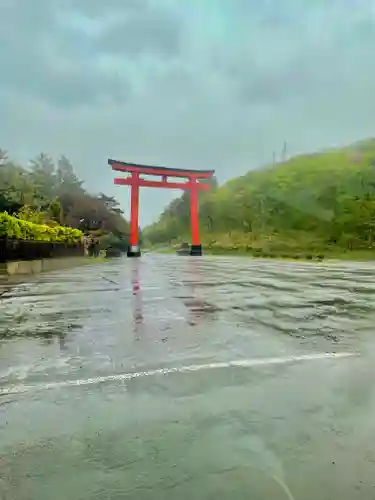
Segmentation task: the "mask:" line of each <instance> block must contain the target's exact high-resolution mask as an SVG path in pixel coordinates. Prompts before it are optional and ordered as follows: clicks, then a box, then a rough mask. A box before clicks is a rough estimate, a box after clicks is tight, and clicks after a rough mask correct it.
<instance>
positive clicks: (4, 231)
mask: <svg viewBox="0 0 375 500" xmlns="http://www.w3.org/2000/svg"><path fill="white" fill-rule="evenodd" d="M82 237H83V235H82V232H81V231H79V230H78V229H72V228H70V227H62V226H54V227H50V226H48V225H46V224H35V223H34V222H29V221H25V220H22V219H19V218H17V217H13V216H11V215H9V214H8V213H7V212H2V213H0V238H12V239H16V240H34V241H48V242H51V243H70V244H72V243H80V242H81V241H82Z"/></svg>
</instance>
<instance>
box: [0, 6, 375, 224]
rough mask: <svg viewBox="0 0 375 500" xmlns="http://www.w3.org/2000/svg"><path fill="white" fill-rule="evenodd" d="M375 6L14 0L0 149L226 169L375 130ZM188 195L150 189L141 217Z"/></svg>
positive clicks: (98, 162)
mask: <svg viewBox="0 0 375 500" xmlns="http://www.w3.org/2000/svg"><path fill="white" fill-rule="evenodd" d="M374 21H375V2H374V0H309V1H307V0H0V147H1V148H4V149H7V150H8V151H9V152H10V153H11V155H12V157H14V158H16V159H17V160H20V161H26V160H27V159H28V158H30V157H32V156H35V155H36V154H37V153H39V152H40V151H42V150H43V151H45V152H48V153H50V154H51V155H53V156H54V157H57V156H58V155H59V154H60V153H64V154H65V155H67V156H68V157H69V158H70V159H71V161H72V162H73V164H74V165H75V167H76V170H77V172H78V174H79V175H80V176H81V177H82V178H83V179H84V180H85V183H86V186H87V188H88V189H90V190H92V191H95V192H98V191H105V192H106V193H108V194H114V195H115V196H116V197H117V198H118V199H119V200H120V201H121V203H122V205H123V206H124V207H125V209H126V212H128V205H127V201H128V196H127V188H121V187H116V186H113V184H112V179H113V174H112V172H111V170H110V168H109V167H108V166H107V159H108V158H116V159H120V160H124V161H134V162H140V163H142V162H143V163H149V164H160V165H167V166H176V167H183V168H185V167H187V168H197V169H199V168H203V169H207V168H214V169H216V172H217V176H218V179H219V182H224V181H225V180H227V179H229V178H230V177H233V176H236V175H241V174H244V173H245V172H246V171H248V170H250V169H253V168H255V167H258V166H260V165H262V164H264V163H267V162H269V161H272V154H273V151H276V154H277V156H279V155H280V154H281V151H282V148H283V142H284V140H285V141H287V144H288V154H289V155H291V154H295V153H299V152H303V151H311V150H315V149H316V148H322V147H327V146H331V145H340V144H344V143H347V142H350V141H354V140H357V139H362V138H366V137H370V136H375V28H374ZM178 194H179V193H178V192H176V191H165V190H150V189H148V190H143V191H142V207H141V223H142V224H145V223H149V222H150V221H152V220H153V219H155V218H156V217H157V215H158V214H159V212H160V211H161V210H162V208H163V207H164V206H165V205H166V204H167V203H168V202H169V201H170V200H171V198H173V197H174V196H176V195H178Z"/></svg>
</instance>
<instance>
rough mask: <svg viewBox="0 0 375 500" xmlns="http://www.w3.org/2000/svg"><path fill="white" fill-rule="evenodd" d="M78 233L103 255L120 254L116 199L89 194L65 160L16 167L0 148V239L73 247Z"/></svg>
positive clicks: (121, 223) (123, 240) (123, 238)
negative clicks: (95, 244) (94, 242)
mask: <svg viewBox="0 0 375 500" xmlns="http://www.w3.org/2000/svg"><path fill="white" fill-rule="evenodd" d="M83 234H84V235H86V236H88V237H90V238H95V239H96V240H99V244H100V248H101V249H103V250H106V249H108V248H112V249H113V248H116V249H119V250H126V248H127V245H128V234H129V224H128V222H127V220H126V219H125V218H124V215H123V212H122V210H121V209H120V208H119V204H118V202H117V201H116V199H114V198H113V197H110V196H106V195H105V194H103V193H99V194H96V195H94V194H91V193H89V192H88V191H87V190H86V189H85V188H84V186H83V181H81V180H80V179H79V178H78V176H77V175H76V173H75V171H74V167H73V165H72V164H71V162H70V161H69V160H68V158H66V157H65V156H61V157H60V158H59V159H58V161H57V162H56V163H55V162H54V161H53V159H52V158H51V157H50V156H49V155H47V154H45V153H41V154H40V155H39V156H38V157H36V158H35V159H33V160H31V161H30V163H29V165H27V166H22V165H18V164H17V163H15V162H14V161H12V160H11V159H10V157H9V156H8V153H7V152H6V151H5V150H1V149H0V237H4V236H7V237H12V238H17V239H27V240H30V239H34V240H39V241H51V242H71V243H74V242H77V241H80V240H81V239H82V235H83Z"/></svg>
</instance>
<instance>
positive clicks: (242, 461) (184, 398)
mask: <svg viewBox="0 0 375 500" xmlns="http://www.w3.org/2000/svg"><path fill="white" fill-rule="evenodd" d="M4 290H5V289H4ZM4 290H3V291H4ZM374 320H375V264H372V263H325V264H312V263H291V262H290V263H289V262H276V261H266V260H250V259H245V258H244V259H242V258H222V257H208V256H207V257H203V258H196V259H193V258H189V257H187V258H185V257H177V256H174V255H151V254H149V255H144V256H143V257H142V259H140V260H126V259H125V260H120V261H112V262H108V263H103V264H94V265H89V266H85V267H80V268H75V269H72V270H69V271H64V272H54V273H49V274H43V275H40V276H38V277H37V278H36V279H35V281H29V282H27V283H23V284H19V285H16V286H14V287H13V288H12V289H10V290H8V291H6V292H5V293H4V294H3V295H2V298H1V299H0V499H7V500H8V499H12V500H13V499H14V500H47V499H48V500H50V499H54V500H65V499H70V500H88V499H90V500H91V499H98V500H105V499H110V500H120V499H137V500H143V499H153V500H157V499H163V500H164V499H165V500H168V499H178V500H182V499H194V500H200V499H211V498H221V499H224V500H225V499H231V500H232V499H247V498H249V499H250V498H251V499H253V500H258V499H267V500H274V499H280V500H281V499H289V500H290V499H291V498H293V499H296V500H297V499H299V500H317V499H319V500H357V499H358V500H359V499H361V500H362V499H364V500H372V499H374V498H375V370H374V361H375V340H374ZM326 353H329V355H328V356H326ZM332 353H339V355H343V356H342V357H336V358H335V357H330V356H331V354H332ZM352 354H353V355H352ZM345 355H348V356H347V357H344V356H345ZM351 355H352V356H351ZM233 362H237V365H236V364H235V363H233Z"/></svg>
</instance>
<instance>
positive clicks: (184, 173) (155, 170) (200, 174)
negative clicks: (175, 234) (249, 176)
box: [108, 160, 215, 257]
mask: <svg viewBox="0 0 375 500" xmlns="http://www.w3.org/2000/svg"><path fill="white" fill-rule="evenodd" d="M108 164H109V165H111V167H112V170H114V171H116V172H124V173H127V174H128V175H127V177H120V178H115V180H114V183H115V184H117V185H120V186H130V189H131V210H130V241H129V248H128V257H140V255H141V251H140V246H139V235H138V211H139V188H140V187H157V188H167V189H183V190H185V191H190V218H191V235H192V240H191V249H190V255H202V245H201V244H200V239H199V221H198V191H199V190H207V189H209V187H210V186H209V185H208V184H204V183H202V182H200V180H202V179H210V178H211V177H212V176H213V174H214V173H215V171H214V170H186V169H181V168H168V167H158V166H151V165H138V164H136V163H126V162H123V161H117V160H108ZM142 174H144V175H153V176H160V177H161V180H157V181H154V180H148V179H144V178H143V177H141V175H142ZM169 177H173V178H176V177H177V178H182V179H187V182H171V181H169V180H168V178H169Z"/></svg>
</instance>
